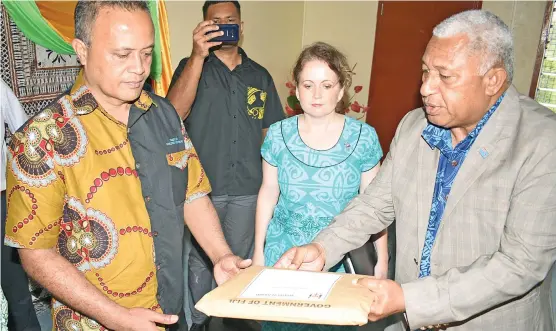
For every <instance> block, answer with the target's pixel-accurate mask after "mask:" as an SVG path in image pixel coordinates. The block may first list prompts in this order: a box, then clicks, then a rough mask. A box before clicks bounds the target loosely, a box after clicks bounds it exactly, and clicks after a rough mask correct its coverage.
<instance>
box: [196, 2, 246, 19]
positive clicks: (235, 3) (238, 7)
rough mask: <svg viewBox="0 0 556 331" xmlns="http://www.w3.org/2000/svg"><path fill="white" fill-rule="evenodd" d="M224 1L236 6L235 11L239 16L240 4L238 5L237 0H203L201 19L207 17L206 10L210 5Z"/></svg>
mask: <svg viewBox="0 0 556 331" xmlns="http://www.w3.org/2000/svg"><path fill="white" fill-rule="evenodd" d="M226 2H231V3H232V4H234V6H236V9H237V13H238V14H239V16H241V6H240V5H239V1H205V4H204V5H203V19H205V18H207V12H208V9H209V7H210V6H212V5H217V4H219V3H226Z"/></svg>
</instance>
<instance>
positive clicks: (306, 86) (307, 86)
mask: <svg viewBox="0 0 556 331" xmlns="http://www.w3.org/2000/svg"><path fill="white" fill-rule="evenodd" d="M303 87H304V88H306V89H310V88H311V85H303Z"/></svg>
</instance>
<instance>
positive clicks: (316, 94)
mask: <svg viewBox="0 0 556 331" xmlns="http://www.w3.org/2000/svg"><path fill="white" fill-rule="evenodd" d="M313 98H315V99H320V98H322V88H321V87H320V86H315V89H314V91H313Z"/></svg>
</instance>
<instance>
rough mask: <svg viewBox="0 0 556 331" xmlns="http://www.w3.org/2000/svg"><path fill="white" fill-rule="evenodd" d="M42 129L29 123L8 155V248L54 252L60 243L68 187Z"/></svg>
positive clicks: (14, 140)
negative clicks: (46, 249)
mask: <svg viewBox="0 0 556 331" xmlns="http://www.w3.org/2000/svg"><path fill="white" fill-rule="evenodd" d="M41 125H42V123H40V122H35V121H30V122H29V123H27V125H25V126H24V127H22V128H21V129H20V130H19V131H18V132H16V133H15V134H14V135H13V136H12V141H11V144H10V146H9V148H8V151H7V156H8V158H7V159H8V161H7V171H6V176H7V189H6V195H7V212H8V215H7V220H6V237H5V244H6V245H8V246H12V247H17V248H35V249H39V248H52V247H55V246H56V244H57V242H58V234H59V227H60V222H61V219H62V216H63V208H64V196H65V185H64V182H63V179H62V178H61V177H62V176H63V174H62V172H61V167H60V166H59V165H57V164H56V161H55V160H54V157H53V156H52V155H51V152H52V149H53V143H52V142H51V141H49V140H47V139H44V137H42V134H41V132H45V131H44V128H41ZM37 141H38V145H37Z"/></svg>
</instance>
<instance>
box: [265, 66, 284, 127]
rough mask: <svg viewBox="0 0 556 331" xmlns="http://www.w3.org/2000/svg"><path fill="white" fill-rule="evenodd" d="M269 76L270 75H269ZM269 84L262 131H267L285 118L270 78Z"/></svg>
mask: <svg viewBox="0 0 556 331" xmlns="http://www.w3.org/2000/svg"><path fill="white" fill-rule="evenodd" d="M269 76H270V75H269ZM269 79H270V83H269V85H268V87H267V89H266V90H267V99H266V102H265V111H264V116H263V129H268V128H269V127H270V126H271V125H272V124H274V123H276V122H278V121H281V120H283V119H284V118H285V116H284V110H283V109H282V103H281V102H280V97H279V96H278V91H276V86H274V81H273V80H272V77H269Z"/></svg>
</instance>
